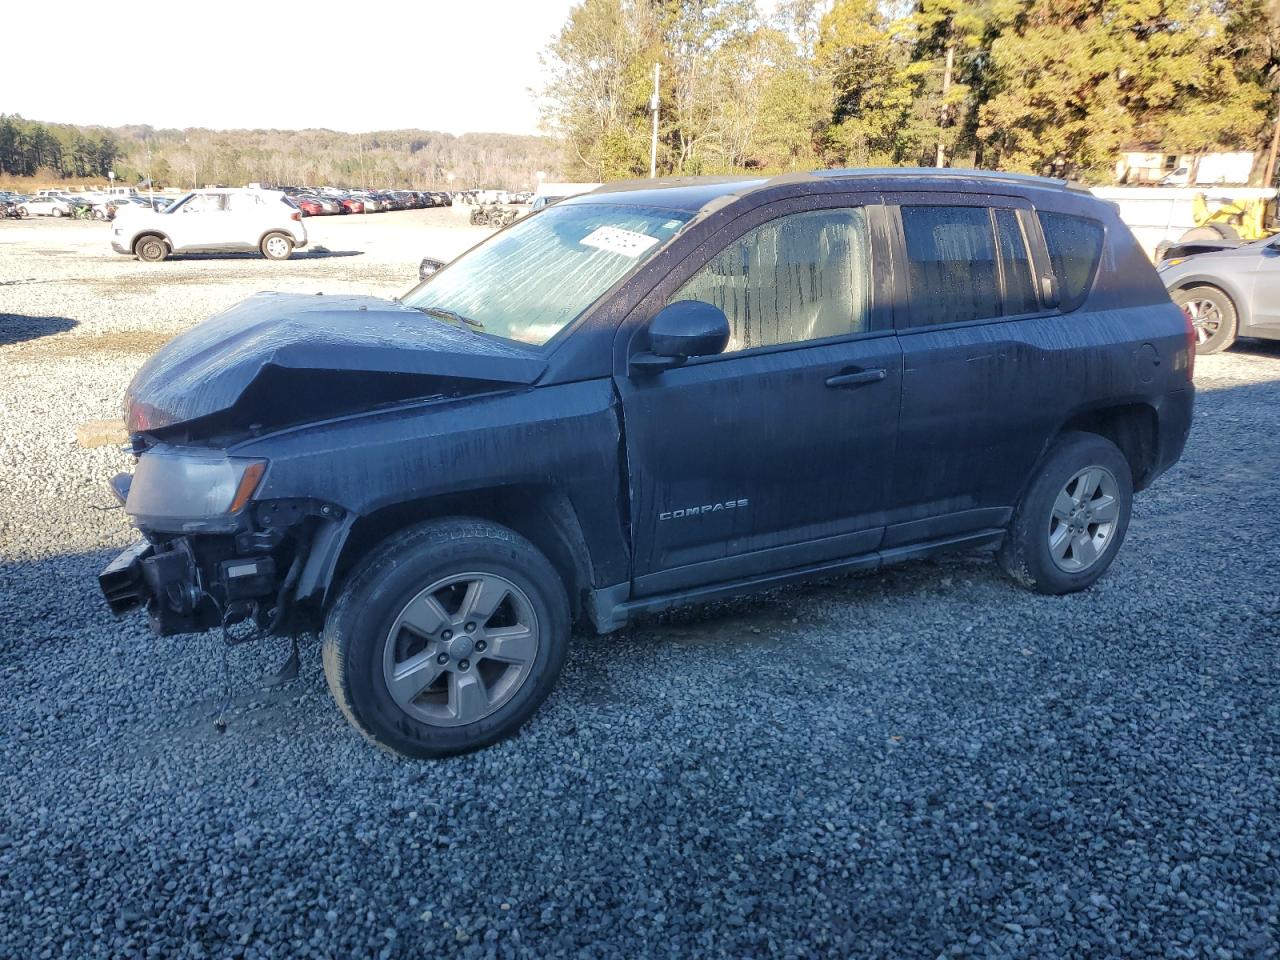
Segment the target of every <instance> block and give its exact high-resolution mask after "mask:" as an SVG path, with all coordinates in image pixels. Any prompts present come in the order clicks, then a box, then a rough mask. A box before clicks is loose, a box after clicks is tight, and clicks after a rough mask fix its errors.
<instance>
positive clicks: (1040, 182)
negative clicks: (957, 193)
mask: <svg viewBox="0 0 1280 960" xmlns="http://www.w3.org/2000/svg"><path fill="white" fill-rule="evenodd" d="M812 175H813V176H815V177H822V178H824V179H826V178H829V179H835V178H839V177H895V176H896V177H954V178H956V179H969V180H1002V181H1005V182H1008V183H1024V184H1027V185H1030V186H1037V187H1050V188H1053V189H1056V190H1076V191H1084V192H1086V193H1087V192H1088V190H1087V188H1086V187H1084V186H1083V185H1081V184H1079V183H1076V182H1075V181H1073V180H1061V179H1059V178H1057V177H1038V176H1036V175H1035V174H1032V173H1005V172H1004V171H1001V170H974V169H969V168H965V167H843V168H839V169H835V170H814V171H813V174H812Z"/></svg>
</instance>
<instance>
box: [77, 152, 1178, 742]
mask: <svg viewBox="0 0 1280 960" xmlns="http://www.w3.org/2000/svg"><path fill="white" fill-rule="evenodd" d="M1193 360H1194V354H1193V351H1192V342H1191V337H1190V329H1189V324H1188V323H1187V321H1186V318H1185V317H1184V316H1183V314H1182V312H1181V311H1180V310H1179V309H1178V308H1177V307H1175V306H1174V305H1173V304H1172V303H1171V302H1170V301H1169V298H1168V296H1167V295H1166V294H1165V291H1164V288H1163V287H1162V286H1161V285H1160V281H1159V279H1158V278H1157V276H1156V273H1155V270H1154V268H1153V267H1152V265H1151V264H1150V262H1149V261H1148V260H1147V258H1146V256H1145V255H1144V253H1143V252H1142V250H1141V249H1140V248H1139V246H1138V245H1137V243H1136V242H1135V241H1134V239H1133V236H1132V235H1131V234H1130V233H1129V231H1128V230H1127V229H1126V228H1125V226H1124V224H1123V223H1122V222H1121V221H1120V220H1119V218H1118V216H1117V214H1116V211H1115V208H1114V207H1113V206H1111V205H1110V204H1108V203H1105V202H1103V201H1100V200H1098V199H1096V198H1094V197H1092V196H1090V195H1089V194H1088V193H1086V192H1083V191H1079V190H1076V189H1073V188H1070V187H1068V186H1067V185H1065V184H1063V183H1062V182H1061V181H1054V180H1044V179H1040V178H1033V177H1021V176H1016V175H996V174H978V173H972V172H951V171H949V172H943V171H937V170H933V171H901V172H884V171H865V172H860V171H826V172H822V173H819V174H814V175H811V176H808V177H800V176H796V175H795V174H788V175H786V176H783V177H778V178H775V179H764V178H759V179H741V180H726V179H707V180H704V179H690V180H674V181H663V182H662V184H661V185H650V184H648V183H636V184H622V185H619V186H613V187H610V188H608V189H605V190H601V191H597V192H595V193H593V194H590V195H586V196H579V197H573V198H570V199H567V200H564V201H562V202H561V203H558V204H556V205H555V206H554V207H551V208H549V209H547V210H545V211H543V212H542V213H540V214H538V215H537V216H534V217H530V218H528V219H526V220H523V221H521V222H519V223H517V224H515V225H513V226H512V227H511V228H509V229H508V230H505V231H503V232H501V233H498V234H495V235H494V236H493V237H491V238H489V239H488V240H487V241H485V242H484V243H482V244H480V245H479V246H477V247H475V248H473V249H472V250H471V251H469V252H468V253H466V254H464V255H463V256H462V257H460V258H459V259H457V260H454V261H453V262H452V263H450V264H448V265H447V266H445V267H443V268H442V269H439V270H437V271H436V272H435V273H433V274H432V275H431V276H430V277H429V278H428V279H427V280H425V281H424V282H422V283H421V284H419V285H418V286H417V287H415V288H414V289H413V290H412V291H410V292H409V293H408V294H407V295H406V296H404V297H403V298H401V300H400V301H399V302H395V301H387V300H379V299H374V298H371V297H355V296H351V297H332V296H324V297H318V296H287V295H282V294H259V295H258V296H256V297H253V298H250V299H249V300H247V301H245V302H243V303H241V304H240V305H238V306H236V307H233V308H232V309H231V310H229V311H227V312H225V313H223V314H221V315H219V316H217V317H215V318H214V319H212V320H208V321H206V322H205V323H203V324H201V325H199V326H197V327H195V328H194V329H192V330H189V331H187V332H185V333H182V334H179V335H178V336H177V337H176V338H174V339H173V340H172V341H170V342H169V343H168V344H167V345H166V346H165V347H163V348H162V349H161V350H160V352H159V353H157V354H156V355H155V356H154V357H152V358H151V359H150V360H149V361H148V362H147V363H146V364H145V365H144V366H143V368H142V369H141V371H140V372H139V373H138V375H137V377H136V378H135V379H134V381H133V383H132V384H131V385H130V387H129V390H128V394H127V397H126V403H125V409H126V420H127V424H128V429H129V433H130V435H131V438H132V441H131V442H132V445H133V450H134V452H135V454H136V455H137V463H136V467H135V469H134V472H133V474H132V475H131V476H129V475H121V476H119V477H117V478H116V479H115V480H114V481H113V487H114V489H115V490H116V492H117V495H118V496H119V497H120V498H121V499H122V500H123V502H124V506H125V511H126V513H127V515H128V516H129V517H130V518H131V520H132V521H133V522H134V523H135V524H136V525H137V527H138V528H139V529H140V530H141V531H142V534H143V539H142V540H141V541H140V542H139V543H138V544H136V545H135V546H133V547H131V548H130V549H129V550H127V551H126V552H124V553H123V554H121V555H120V556H119V557H118V558H117V559H115V560H114V561H112V563H111V564H110V565H109V566H108V567H107V568H106V569H105V570H104V571H103V573H102V575H101V586H102V589H103V591H104V593H105V595H106V598H107V600H108V601H109V603H110V606H111V608H112V609H113V610H115V611H117V612H122V611H125V610H128V609H132V608H134V607H137V606H145V607H146V608H147V610H148V612H149V615H150V622H151V625H152V628H153V629H154V630H156V631H157V632H159V633H161V634H171V633H191V632H196V631H202V630H212V629H220V628H222V627H223V626H224V625H234V624H236V623H240V622H245V621H247V622H248V623H250V624H252V625H253V626H255V627H256V628H257V631H258V634H259V635H270V634H278V635H284V636H290V635H295V634H296V633H297V632H298V631H303V630H322V631H323V637H324V640H323V643H324V657H323V659H324V666H325V673H326V676H327V678H328V682H329V685H330V688H331V689H332V691H333V693H334V696H335V698H336V700H337V702H338V704H339V706H340V707H341V709H342V711H343V712H344V713H345V714H346V716H347V718H348V719H349V720H350V721H351V722H352V723H353V724H354V725H355V726H356V727H357V728H358V729H359V730H360V731H362V732H363V733H364V734H365V735H367V736H368V737H370V738H372V739H373V740H375V741H376V742H378V743H380V744H381V745H383V746H385V747H387V748H389V749H391V750H394V751H397V752H400V753H404V754H410V755H415V756H439V755H442V754H449V753H456V752H459V751H463V750H469V749H473V748H476V747H480V746H483V745H485V744H488V743H492V742H494V741H495V740H498V739H500V738H502V737H504V736H507V735H509V734H510V733H512V732H513V731H514V730H515V729H516V728H518V727H519V726H520V724H521V723H523V722H524V721H525V720H526V719H527V718H528V717H529V716H531V715H532V714H533V712H534V711H535V710H536V709H537V708H538V706H539V704H540V703H541V702H542V701H543V699H544V698H545V697H546V696H547V693H548V692H549V691H550V689H551V687H552V685H553V684H554V683H555V680H556V677H557V675H558V674H559V673H560V669H561V666H562V665H563V663H564V661H565V657H566V655H567V653H568V651H569V634H570V625H571V623H573V622H574V621H575V620H576V621H578V622H581V623H583V624H585V625H589V626H591V627H593V628H594V629H596V630H598V631H601V632H607V631H610V630H615V629H617V628H619V627H620V626H622V625H623V624H624V623H626V622H627V621H628V620H629V619H630V618H631V617H633V616H635V615H636V614H640V613H645V612H652V611H658V610H665V609H668V608H670V607H673V606H677V605H679V604H683V603H689V602H700V601H705V600H709V599H713V598H718V597H724V596H729V595H733V594H737V593H743V592H748V591H751V590H757V589H763V588H768V589H777V588H780V587H783V586H785V585H787V584H790V583H794V582H797V581H800V580H804V579H807V578H811V577H816V576H829V575H833V574H839V573H845V572H849V571H857V570H872V569H876V568H877V567H880V566H883V565H886V564H890V563H896V562H899V561H903V560H907V559H909V558H915V557H923V556H928V555H931V554H934V553H938V552H941V551H947V550H958V549H975V550H995V551H997V556H998V558H999V560H1000V563H1001V565H1002V566H1003V567H1004V569H1005V570H1006V571H1008V573H1009V574H1010V575H1011V576H1012V577H1013V579H1015V580H1016V581H1017V582H1019V583H1021V584H1024V585H1026V586H1028V587H1030V588H1032V589H1034V590H1038V591H1040V592H1042V593H1047V594H1064V593H1070V592H1072V591H1077V590H1082V589H1084V588H1086V587H1088V586H1090V585H1091V584H1093V583H1094V582H1095V581H1096V580H1097V579H1098V578H1099V577H1100V576H1102V574H1103V573H1104V572H1105V571H1106V570H1107V568H1108V567H1109V566H1110V565H1111V563H1112V561H1113V560H1114V559H1115V557H1116V553H1117V551H1118V550H1119V548H1120V544H1121V542H1122V541H1123V539H1124V535H1125V530H1126V527H1127V525H1128V522H1129V517H1130V510H1131V506H1132V501H1133V495H1134V492H1135V491H1137V490H1141V489H1143V488H1145V487H1147V486H1148V485H1150V484H1151V483H1152V482H1153V481H1154V480H1155V479H1156V478H1157V477H1159V476H1160V475H1161V474H1162V473H1163V472H1164V471H1165V470H1166V469H1168V467H1169V466H1170V465H1171V464H1173V463H1174V462H1175V461H1176V460H1177V459H1178V458H1179V456H1180V455H1181V452H1182V448H1183V444H1184V442H1185V440H1186V437H1187V431H1188V428H1189V426H1190V422H1191V412H1192V404H1193V398H1194V388H1193V386H1192V380H1191V375H1192V365H1193ZM796 643H797V645H798V646H803V643H804V640H803V636H798V637H797V638H796Z"/></svg>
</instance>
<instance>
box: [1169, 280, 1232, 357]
mask: <svg viewBox="0 0 1280 960" xmlns="http://www.w3.org/2000/svg"><path fill="white" fill-rule="evenodd" d="M1173 302H1174V303H1176V304H1177V305H1178V306H1180V307H1181V308H1182V312H1183V313H1185V314H1186V315H1187V319H1188V320H1190V321H1191V326H1192V328H1194V330H1195V333H1196V353H1198V354H1206V353H1221V352H1222V351H1223V350H1225V349H1227V347H1229V346H1231V345H1232V344H1233V343H1235V342H1236V306H1235V304H1234V303H1232V302H1231V298H1230V297H1228V296H1227V295H1226V294H1225V293H1224V292H1223V291H1221V290H1219V289H1218V288H1217V287H1190V288H1188V289H1186V290H1178V291H1176V292H1175V293H1174V295H1173Z"/></svg>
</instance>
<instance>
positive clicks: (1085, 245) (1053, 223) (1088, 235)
mask: <svg viewBox="0 0 1280 960" xmlns="http://www.w3.org/2000/svg"><path fill="white" fill-rule="evenodd" d="M1038 216H1039V217H1040V229H1041V230H1043V231H1044V242H1045V246H1047V247H1048V248H1049V261H1050V263H1052V264H1053V276H1054V279H1055V280H1056V281H1057V284H1058V308H1059V309H1060V310H1061V311H1062V312H1063V313H1069V312H1070V311H1072V310H1075V309H1076V308H1077V307H1079V306H1080V305H1081V304H1082V303H1084V301H1085V297H1087V296H1088V295H1089V288H1090V287H1091V286H1093V277H1094V274H1095V273H1097V270H1098V260H1099V258H1100V257H1101V256H1102V224H1100V223H1098V221H1096V220H1089V219H1086V218H1085V217H1073V216H1070V215H1068V214H1065V213H1049V212H1047V211H1044V210H1041V211H1039V213H1038Z"/></svg>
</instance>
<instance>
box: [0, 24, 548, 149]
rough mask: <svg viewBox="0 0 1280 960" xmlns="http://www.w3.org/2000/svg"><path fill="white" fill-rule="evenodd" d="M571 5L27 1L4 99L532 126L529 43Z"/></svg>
mask: <svg viewBox="0 0 1280 960" xmlns="http://www.w3.org/2000/svg"><path fill="white" fill-rule="evenodd" d="M572 6H573V0H505V2H504V0H416V2H415V0H399V2H391V0H355V2H351V0H345V2H343V3H341V4H334V3H330V2H326V0H311V2H296V0H256V2H246V0H218V2H216V3H210V4H205V3H197V2H193V0H178V2H176V3H162V4H154V5H147V4H142V5H133V6H129V5H123V6H121V5H116V4H109V3H104V2H101V0H99V2H92V3H91V2H87V0H62V2H59V3H58V4H56V7H55V5H45V6H40V5H37V4H31V5H30V6H29V7H27V13H28V14H29V15H30V16H29V17H26V18H27V19H28V20H29V21H30V23H31V25H32V29H30V30H27V31H13V30H9V31H6V37H7V39H6V42H5V45H4V46H5V49H4V53H3V54H2V55H0V113H20V114H22V115H23V116H24V117H27V118H29V119H33V120H46V121H52V122H60V123H80V124H102V125H104V126H120V125H123V124H128V123H149V124H151V125H152V126H154V127H213V128H220V129H226V128H236V127H248V128H258V127H275V128H280V129H298V128H302V127H328V128H329V129H332V130H345V131H349V132H357V131H366V130H390V129H397V128H403V127H417V128H421V129H424V130H444V131H446V132H449V133H466V132H468V131H486V132H488V131H497V132H504V133H536V132H537V130H538V111H537V107H536V104H535V103H534V100H533V98H532V96H531V95H530V93H529V88H530V87H537V86H538V85H539V78H540V73H541V70H540V67H539V63H538V54H539V53H541V52H542V51H543V50H544V49H545V47H546V45H547V44H548V43H549V42H550V40H551V39H552V37H553V35H554V34H556V33H557V32H558V31H559V30H560V28H561V27H562V26H563V24H564V22H565V18H566V17H567V16H568V12H569V9H570V7H572ZM41 10H45V11H46V13H47V14H48V17H47V20H46V18H45V16H44V15H42V14H41V13H40V11H41ZM146 10H152V11H154V15H153V16H151V17H146V18H144V17H143V16H141V15H140V14H141V12H142V11H146ZM211 11H216V15H214V14H213V13H211ZM10 12H15V11H10ZM24 16H26V15H24ZM41 21H45V22H44V24H43V25H42V26H38V24H40V23H41ZM147 21H149V23H148V22H147ZM144 24H145V25H144ZM63 44H65V45H63Z"/></svg>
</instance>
